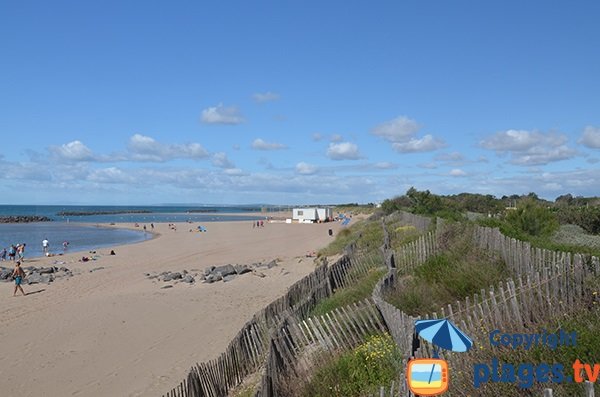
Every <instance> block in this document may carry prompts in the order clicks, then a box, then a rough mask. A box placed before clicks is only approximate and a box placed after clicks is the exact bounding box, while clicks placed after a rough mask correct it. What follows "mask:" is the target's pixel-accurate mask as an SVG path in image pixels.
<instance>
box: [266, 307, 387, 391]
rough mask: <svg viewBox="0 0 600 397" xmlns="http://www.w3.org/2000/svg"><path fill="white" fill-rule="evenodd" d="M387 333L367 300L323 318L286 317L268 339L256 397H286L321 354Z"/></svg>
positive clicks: (336, 350)
mask: <svg viewBox="0 0 600 397" xmlns="http://www.w3.org/2000/svg"><path fill="white" fill-rule="evenodd" d="M387 331H388V329H387V327H386V325H385V323H384V321H383V318H382V317H381V314H380V313H379V312H378V311H377V308H376V306H375V305H374V303H373V301H371V300H370V299H367V300H364V301H362V302H360V303H355V304H351V305H349V306H346V307H342V308H339V309H335V310H333V311H331V312H329V313H327V314H325V315H321V316H315V317H310V318H308V319H306V320H298V319H297V318H296V317H295V316H289V317H287V318H285V319H283V321H282V322H281V323H280V325H279V327H278V328H277V332H275V334H274V335H272V337H271V346H270V349H269V354H268V358H267V361H266V363H267V364H266V367H265V370H264V372H263V377H262V382H261V385H260V387H259V390H258V391H257V393H256V396H257V397H277V396H283V395H286V393H285V387H286V385H287V384H289V382H290V380H293V379H295V378H301V377H302V375H303V374H306V373H308V372H310V371H311V370H312V369H314V367H315V364H316V363H318V362H319V357H321V356H320V354H322V353H323V352H324V351H327V352H332V353H334V352H342V351H346V350H350V349H352V348H354V347H356V346H358V345H359V344H360V343H362V342H363V341H364V340H365V339H366V338H367V337H368V336H370V335H374V334H379V333H382V332H387Z"/></svg>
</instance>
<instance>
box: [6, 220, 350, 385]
mask: <svg viewBox="0 0 600 397" xmlns="http://www.w3.org/2000/svg"><path fill="white" fill-rule="evenodd" d="M198 223H201V222H196V223H194V225H197V224H198ZM132 225H133V224H132V223H124V224H118V225H107V226H109V227H119V228H126V227H133V226H132ZM176 225H177V231H173V230H170V229H169V228H168V223H155V231H154V232H155V235H154V237H153V238H152V239H148V240H145V241H142V242H140V243H134V244H127V245H123V246H119V249H118V250H115V252H116V255H115V256H110V255H108V252H109V251H110V249H111V248H112V247H106V248H103V249H100V250H98V259H97V260H95V261H90V262H79V261H77V259H78V255H77V254H76V253H71V254H67V255H64V256H58V257H41V258H37V259H36V260H35V261H34V263H31V262H30V261H27V260H26V261H25V266H28V265H34V266H36V267H40V266H47V265H52V262H53V260H55V259H57V258H60V260H61V261H64V262H65V264H62V265H61V266H65V267H67V268H69V269H71V270H73V271H74V274H75V275H74V276H73V277H71V278H66V279H57V280H56V281H54V282H53V283H51V284H48V285H46V284H32V285H27V284H25V285H24V286H23V287H24V289H25V292H26V293H27V292H31V293H32V294H31V295H28V296H26V297H18V298H12V290H13V287H14V284H13V283H0V291H1V293H0V308H1V309H0V310H1V312H2V314H3V315H2V316H0V334H1V335H3V336H4V337H5V338H9V339H11V340H13V342H14V343H13V344H11V345H10V346H7V347H6V349H5V350H6V352H5V354H4V355H3V357H0V362H2V361H3V360H4V363H3V364H4V365H3V368H6V370H4V376H3V379H4V383H5V386H4V389H3V390H4V391H5V392H7V394H8V395H12V394H17V393H18V394H22V395H32V396H33V395H40V394H48V395H74V394H75V395H76V394H80V395H86V396H103V395H129V396H145V395H161V394H163V393H165V392H167V391H168V390H170V389H171V388H172V387H173V385H175V384H177V383H179V382H180V381H181V379H183V378H184V377H185V376H186V374H187V371H188V370H189V368H190V367H191V366H192V365H194V364H195V363H197V362H202V361H206V360H210V359H213V358H216V357H217V356H218V355H219V354H220V353H221V352H222V351H224V350H225V348H226V346H227V345H228V343H229V342H230V340H231V339H232V338H233V337H234V336H235V334H237V332H238V331H239V329H240V328H241V327H242V326H243V325H244V324H245V322H246V321H248V320H249V319H250V318H251V317H252V316H253V315H254V314H255V313H256V312H258V311H259V310H261V309H262V308H264V307H265V306H266V305H268V304H269V303H271V302H272V301H273V300H275V299H277V298H278V297H279V296H281V295H283V294H284V293H285V291H286V290H287V288H288V287H289V286H290V285H292V284H293V283H294V282H295V281H297V280H299V279H301V278H302V277H304V276H305V275H307V274H308V273H310V272H311V271H312V270H313V269H314V262H313V259H314V258H307V257H306V256H305V254H306V253H307V252H310V251H316V250H318V249H319V248H321V247H324V246H326V245H327V244H328V243H329V242H330V241H332V238H331V237H330V236H328V233H327V230H328V229H330V228H332V229H334V230H335V231H336V232H335V233H336V234H337V231H338V230H340V228H341V227H340V225H339V223H337V222H334V223H324V224H285V223H265V226H264V227H262V228H256V229H255V228H253V227H252V226H251V223H250V222H248V221H223V222H210V223H208V222H206V225H204V226H205V227H206V228H207V232H192V233H190V232H188V229H189V228H190V224H188V223H178V224H176ZM275 259H278V260H279V261H278V265H277V266H275V267H273V268H270V269H267V268H265V269H264V270H263V269H262V268H261V272H262V273H264V275H265V277H264V278H261V277H256V276H255V275H253V274H251V273H249V274H244V275H240V276H237V277H236V278H235V279H234V280H232V281H231V282H222V281H220V282H215V283H213V284H203V283H201V282H196V283H194V284H187V283H183V282H178V283H170V284H172V287H170V288H168V289H163V288H162V287H163V286H165V283H164V282H162V281H157V280H156V279H153V280H151V279H148V277H146V276H145V274H155V273H161V272H164V271H182V270H187V271H193V269H195V270H194V272H198V273H199V272H202V271H203V270H204V269H205V268H206V267H209V266H218V265H225V264H228V263H231V264H234V263H238V264H251V263H258V262H263V263H266V262H268V261H271V260H275ZM28 262H29V263H28ZM93 269H100V270H93ZM47 341H52V343H47ZM92 363H93V364H92ZM22 373H32V374H34V375H35V376H33V378H34V379H28V380H23V379H21V375H20V374H22ZM32 380H33V381H32ZM59 380H60V381H59Z"/></svg>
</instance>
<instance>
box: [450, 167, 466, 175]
mask: <svg viewBox="0 0 600 397" xmlns="http://www.w3.org/2000/svg"><path fill="white" fill-rule="evenodd" d="M449 174H450V176H466V175H467V173H466V172H465V171H463V170H461V169H460V168H454V169H452V170H451V171H450V173H449Z"/></svg>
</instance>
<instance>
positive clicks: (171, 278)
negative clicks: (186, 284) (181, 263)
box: [161, 273, 173, 281]
mask: <svg viewBox="0 0 600 397" xmlns="http://www.w3.org/2000/svg"><path fill="white" fill-rule="evenodd" d="M161 280H162V281H171V280H173V275H172V274H171V273H168V274H165V275H164V276H162V278H161Z"/></svg>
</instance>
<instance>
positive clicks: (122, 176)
mask: <svg viewBox="0 0 600 397" xmlns="http://www.w3.org/2000/svg"><path fill="white" fill-rule="evenodd" d="M87 180H88V181H90V182H96V183H126V184H131V183H135V182H136V178H135V177H134V176H132V175H130V174H129V173H127V172H126V171H124V170H122V169H120V168H117V167H108V168H100V169H97V170H93V171H91V172H90V173H89V175H88V176H87Z"/></svg>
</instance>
